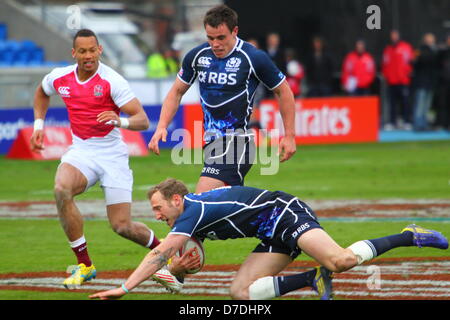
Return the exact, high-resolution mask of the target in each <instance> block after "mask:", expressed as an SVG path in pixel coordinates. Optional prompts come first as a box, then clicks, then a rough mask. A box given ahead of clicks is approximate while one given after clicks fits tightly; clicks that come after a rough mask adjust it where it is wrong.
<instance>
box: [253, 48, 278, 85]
mask: <svg viewBox="0 0 450 320" xmlns="http://www.w3.org/2000/svg"><path fill="white" fill-rule="evenodd" d="M251 59H252V65H253V69H254V71H255V75H256V77H257V78H258V79H259V80H260V81H261V82H262V83H263V84H264V85H265V86H266V87H267V88H269V89H270V90H273V89H275V88H276V87H278V86H279V85H280V84H281V83H282V82H283V81H284V79H285V78H286V76H285V75H284V74H283V73H282V72H281V71H280V69H278V68H277V66H275V64H274V63H273V61H272V60H271V59H270V57H269V56H268V55H267V53H265V52H264V51H262V50H255V51H254V53H253V54H252V55H251Z"/></svg>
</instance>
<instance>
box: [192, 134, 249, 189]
mask: <svg viewBox="0 0 450 320" xmlns="http://www.w3.org/2000/svg"><path fill="white" fill-rule="evenodd" d="M203 152H204V159H205V160H204V164H203V169H202V173H201V174H200V176H202V177H211V178H214V179H218V180H220V181H223V182H225V184H227V185H230V186H242V185H244V178H245V175H246V174H247V172H248V171H249V170H250V168H251V167H252V165H253V162H254V159H255V154H256V146H255V142H254V138H253V137H252V136H224V137H221V138H218V139H215V140H214V141H212V142H210V143H208V144H206V145H205V146H204V147H203Z"/></svg>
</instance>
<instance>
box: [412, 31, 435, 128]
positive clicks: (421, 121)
mask: <svg viewBox="0 0 450 320" xmlns="http://www.w3.org/2000/svg"><path fill="white" fill-rule="evenodd" d="M437 59H438V51H437V47H436V39H435V37H434V34H432V33H427V34H425V35H424V36H423V39H422V45H421V46H420V48H419V50H418V51H417V52H416V57H415V58H414V72H413V82H412V83H413V88H414V103H413V111H414V118H413V120H414V122H413V126H414V130H416V131H423V130H427V129H428V120H427V114H428V111H429V110H430V108H431V103H432V102H433V95H434V90H435V88H436V85H437V79H438V78H437V77H438V69H437V66H438V64H437V63H438V60H437Z"/></svg>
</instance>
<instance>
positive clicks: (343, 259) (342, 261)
mask: <svg viewBox="0 0 450 320" xmlns="http://www.w3.org/2000/svg"><path fill="white" fill-rule="evenodd" d="M356 264H357V260H356V257H355V255H354V254H352V253H351V252H349V251H348V250H343V251H342V252H340V253H339V254H338V255H336V256H334V257H333V258H331V268H328V269H329V270H330V271H332V272H336V273H340V272H344V271H346V270H348V269H350V268H352V267H354V266H355V265H356Z"/></svg>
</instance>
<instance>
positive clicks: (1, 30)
mask: <svg viewBox="0 0 450 320" xmlns="http://www.w3.org/2000/svg"><path fill="white" fill-rule="evenodd" d="M6 39H8V26H7V25H6V24H4V23H0V41H5V40H6Z"/></svg>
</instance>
